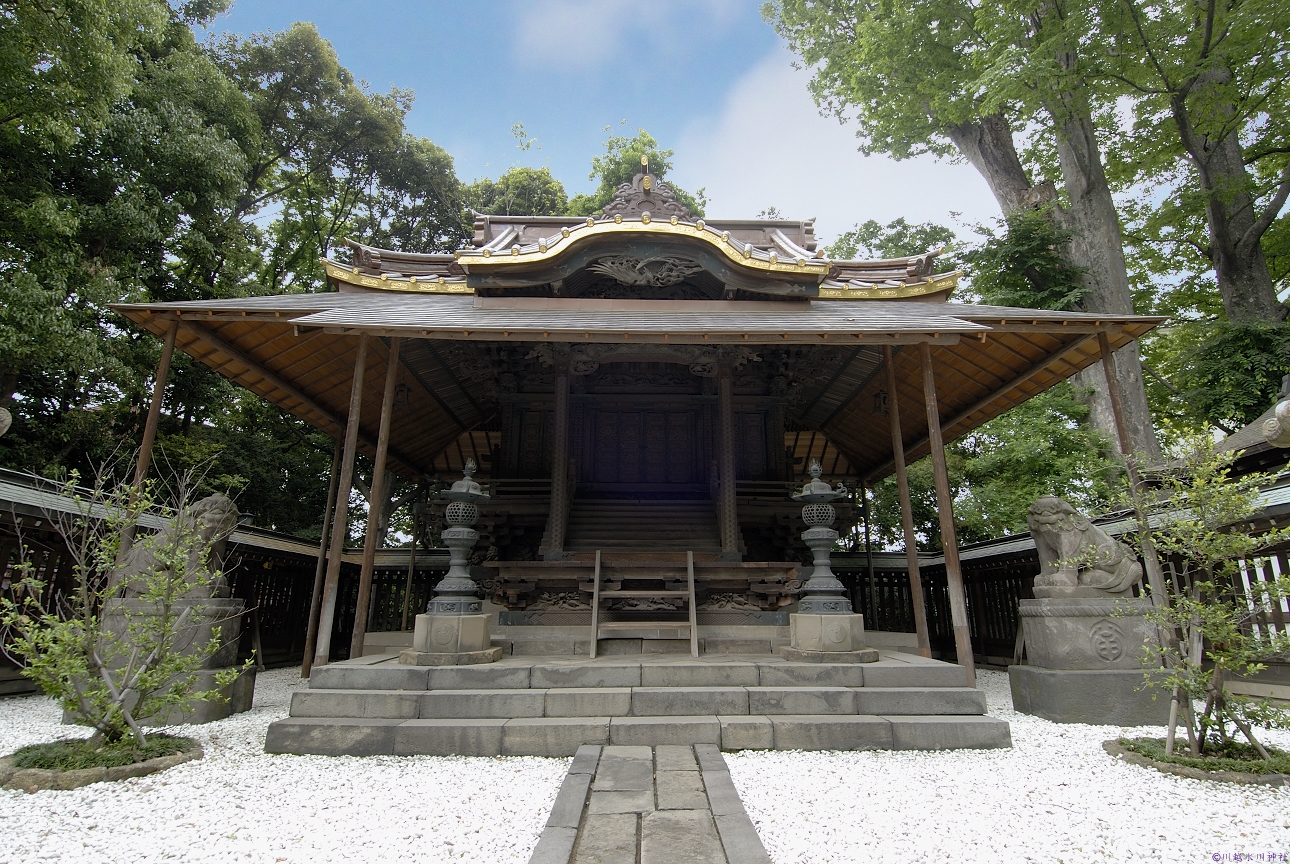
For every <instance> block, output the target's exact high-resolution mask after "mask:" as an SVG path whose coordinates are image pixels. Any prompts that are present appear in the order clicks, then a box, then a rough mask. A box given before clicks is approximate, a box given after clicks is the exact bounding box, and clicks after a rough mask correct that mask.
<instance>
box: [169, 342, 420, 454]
mask: <svg viewBox="0 0 1290 864" xmlns="http://www.w3.org/2000/svg"><path fill="white" fill-rule="evenodd" d="M183 325H184V327H185V328H187V329H188V330H189V331H190V332H192V334H193V335H194V336H196V337H197V338H198V339H200V340H201V341H203V342H205V343H207V344H208V345H210V346H211V347H212V348H214V349H215V350H216V351H218V352H219V353H221V354H223V355H225V356H226V357H232V358H233V359H234V360H236V361H237V362H239V363H241V364H242V365H243V366H245V367H246V368H247V369H249V370H250V371H252V372H254V373H255V374H256V375H259V376H260V377H261V378H262V379H264V381H265V382H267V383H268V384H269V385H271V386H272V387H275V388H276V389H278V390H281V391H282V392H283V393H286V394H287V395H288V396H290V397H291V398H292V399H294V400H296V401H297V402H299V403H300V404H301V405H302V406H304V407H305V408H307V409H308V410H310V411H312V412H314V413H315V414H317V415H319V416H320V417H322V418H323V420H325V421H326V422H328V423H330V424H331V425H332V426H333V427H334V428H335V429H336V430H337V431H339V430H342V429H347V427H348V421H346V420H342V419H341V418H340V417H338V416H336V415H335V414H333V413H332V412H331V411H330V410H328V409H327V408H324V407H323V406H322V405H320V404H319V403H318V402H316V401H315V400H314V399H313V397H311V396H308V395H306V394H305V393H304V391H302V390H300V389H299V388H298V387H296V386H295V385H294V384H291V383H290V382H288V381H287V380H286V379H285V378H283V377H281V376H280V375H278V374H277V373H276V372H274V371H272V370H271V369H269V368H268V367H266V366H264V365H263V364H262V363H260V362H259V361H258V360H256V359H255V358H254V357H252V356H251V355H250V354H247V353H246V352H245V351H242V350H241V349H240V348H236V347H234V346H233V345H231V344H230V343H228V342H226V341H225V340H224V339H222V338H220V337H219V336H218V335H216V334H215V332H214V331H212V330H211V329H210V328H208V327H204V326H203V325H201V324H198V323H196V322H194V321H187V320H185V321H184V322H183ZM366 338H367V337H366V336H364V337H360V344H363V345H366V342H363V341H361V340H362V339H366ZM351 392H352V391H351ZM360 407H361V406H360ZM358 438H359V440H361V441H362V442H363V443H364V444H366V445H367V446H368V447H371V448H372V449H376V442H375V441H373V440H372V439H371V438H370V437H368V436H367V435H364V434H363V433H362V432H361V431H359V433H358ZM390 454H391V455H392V456H393V457H394V459H393V461H395V462H397V463H398V464H399V465H400V466H402V467H403V469H404V470H406V471H409V472H411V473H412V474H413V475H415V476H420V475H421V474H422V470H421V468H420V467H418V466H417V464H416V462H415V461H413V460H412V459H409V458H408V457H407V456H404V455H403V454H402V453H400V452H399V451H397V450H395V449H394V448H392V447H391V448H390Z"/></svg>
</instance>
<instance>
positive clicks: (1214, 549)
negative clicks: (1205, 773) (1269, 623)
mask: <svg viewBox="0 0 1290 864" xmlns="http://www.w3.org/2000/svg"><path fill="white" fill-rule="evenodd" d="M1180 450H1181V453H1180V457H1181V458H1180V459H1179V460H1178V461H1177V462H1176V463H1175V465H1174V467H1172V468H1170V469H1168V470H1165V471H1162V472H1160V473H1159V474H1158V475H1157V476H1156V477H1155V478H1154V480H1155V488H1154V489H1153V490H1152V494H1151V496H1150V497H1149V498H1148V497H1147V496H1146V495H1145V494H1143V493H1142V492H1141V491H1138V492H1136V493H1134V492H1132V490H1130V493H1131V495H1130V498H1129V499H1128V500H1129V503H1130V504H1132V505H1133V507H1134V509H1135V511H1136V512H1137V513H1138V514H1139V516H1140V517H1145V518H1140V519H1139V522H1140V524H1149V525H1150V527H1149V531H1150V537H1151V542H1152V543H1153V544H1154V546H1155V548H1156V550H1157V551H1158V552H1159V553H1160V554H1162V555H1164V556H1173V560H1174V561H1176V562H1179V563H1177V565H1176V569H1177V572H1176V574H1175V575H1176V579H1175V580H1171V581H1170V584H1169V587H1168V589H1167V590H1168V591H1169V598H1168V605H1157V606H1152V607H1151V608H1150V609H1149V610H1148V611H1147V613H1146V617H1147V620H1149V621H1151V622H1152V623H1154V624H1156V625H1158V626H1159V627H1160V628H1161V629H1162V632H1163V633H1165V634H1166V638H1164V639H1163V640H1162V643H1161V644H1160V645H1154V646H1147V647H1146V648H1145V649H1144V656H1143V664H1144V666H1145V667H1146V669H1147V670H1148V671H1147V674H1146V676H1145V680H1146V686H1148V687H1152V688H1160V689H1165V688H1168V689H1169V690H1172V691H1173V692H1174V694H1175V698H1178V699H1179V701H1180V702H1181V703H1182V705H1183V706H1184V710H1183V712H1182V713H1183V719H1184V722H1185V723H1186V724H1187V727H1188V739H1189V741H1191V742H1192V747H1191V751H1192V755H1193V756H1200V755H1204V754H1205V753H1206V752H1207V751H1208V750H1209V749H1211V748H1212V747H1213V746H1215V742H1216V743H1217V745H1219V746H1226V745H1227V743H1228V742H1229V741H1230V739H1231V737H1232V736H1231V733H1232V731H1233V730H1231V729H1229V727H1235V729H1239V730H1240V731H1241V733H1242V734H1243V735H1244V736H1245V737H1246V739H1247V740H1248V741H1249V743H1250V745H1251V746H1253V747H1254V748H1256V749H1257V750H1259V752H1260V755H1262V756H1263V757H1264V758H1265V759H1267V758H1269V754H1268V753H1267V752H1266V750H1265V749H1264V748H1263V747H1262V745H1261V744H1260V743H1259V742H1258V740H1257V739H1256V738H1255V737H1254V733H1253V727H1254V726H1265V727H1277V726H1286V725H1290V712H1287V711H1286V710H1285V709H1283V708H1280V707H1277V706H1276V705H1275V704H1273V703H1271V702H1269V701H1268V700H1266V699H1252V698H1250V697H1247V696H1242V695H1238V694H1234V693H1232V692H1231V690H1229V689H1228V687H1227V684H1228V681H1229V676H1231V675H1241V676H1250V675H1255V674H1257V673H1259V672H1260V671H1262V670H1263V669H1264V668H1265V667H1264V665H1263V661H1264V660H1266V659H1268V658H1270V657H1275V656H1279V655H1287V654H1290V636H1288V635H1286V634H1285V633H1283V632H1282V633H1278V632H1275V631H1271V630H1269V629H1268V628H1266V627H1257V626H1253V625H1254V624H1255V622H1256V621H1257V619H1258V618H1260V617H1270V616H1271V611H1272V610H1273V609H1274V608H1277V607H1279V605H1280V604H1281V603H1282V602H1283V601H1284V599H1285V598H1287V597H1290V574H1284V573H1283V574H1280V575H1279V576H1277V577H1276V578H1275V579H1274V580H1272V581H1270V582H1261V583H1260V582H1258V581H1256V580H1251V584H1252V585H1255V586H1261V587H1259V588H1257V590H1255V591H1254V592H1252V593H1247V592H1243V591H1241V590H1239V589H1238V588H1237V583H1238V581H1239V579H1240V569H1241V567H1242V566H1254V567H1260V566H1262V565H1263V564H1264V563H1265V562H1262V561H1260V559H1259V555H1260V553H1263V552H1265V551H1266V550H1269V549H1272V548H1274V547H1276V546H1279V545H1281V544H1283V543H1286V542H1288V541H1290V529H1286V528H1275V529H1271V530H1269V531H1266V532H1264V533H1261V534H1251V533H1247V531H1245V530H1243V529H1244V527H1245V523H1247V522H1248V521H1249V520H1250V519H1251V518H1253V517H1254V516H1255V515H1256V514H1257V513H1259V512H1261V510H1262V509H1263V507H1262V504H1261V502H1260V500H1259V493H1260V489H1261V488H1262V487H1263V486H1265V485H1267V484H1269V483H1270V482H1271V481H1272V480H1273V479H1275V478H1274V475H1270V474H1260V473H1253V474H1247V475H1243V476H1241V477H1239V478H1232V477H1231V473H1230V472H1231V466H1232V463H1233V461H1235V459H1236V457H1237V455H1238V454H1236V453H1232V452H1230V451H1229V452H1222V453H1220V452H1215V450H1214V447H1213V439H1212V437H1210V436H1206V435H1198V436H1195V437H1192V438H1189V439H1187V440H1185V441H1184V442H1183V443H1182V445H1181V446H1180ZM1178 586H1183V587H1181V588H1180V587H1178ZM1162 666H1163V667H1164V672H1163V674H1162V673H1160V668H1161V667H1162ZM1193 700H1203V701H1204V709H1203V710H1202V712H1201V713H1200V715H1198V716H1193V712H1192V710H1191V704H1192V702H1193ZM1211 735H1213V736H1215V738H1214V741H1213V742H1211Z"/></svg>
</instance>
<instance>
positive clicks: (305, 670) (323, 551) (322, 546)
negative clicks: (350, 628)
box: [300, 438, 344, 678]
mask: <svg viewBox="0 0 1290 864" xmlns="http://www.w3.org/2000/svg"><path fill="white" fill-rule="evenodd" d="M343 447H344V442H342V441H341V439H339V438H337V439H336V446H335V447H333V448H332V453H331V473H330V474H329V475H328V477H329V478H330V480H329V481H328V483H327V506H326V507H325V508H324V509H323V523H322V537H321V538H319V540H318V564H317V566H316V567H314V591H313V593H312V594H310V595H309V625H308V627H307V628H306V629H305V652H304V656H303V657H302V658H301V661H300V677H301V678H308V677H309V672H310V671H311V670H312V669H313V665H314V648H315V647H316V646H317V644H318V613H319V612H321V611H322V594H323V579H324V578H325V577H326V575H327V541H328V539H329V538H330V536H331V514H332V510H334V509H335V507H336V484H337V483H338V482H339V481H340V457H341V453H342V448H343Z"/></svg>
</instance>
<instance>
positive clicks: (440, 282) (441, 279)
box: [439, 276, 444, 285]
mask: <svg viewBox="0 0 1290 864" xmlns="http://www.w3.org/2000/svg"><path fill="white" fill-rule="evenodd" d="M443 282H444V280H443V277H442V276H440V277H439V284H440V285H442V284H443Z"/></svg>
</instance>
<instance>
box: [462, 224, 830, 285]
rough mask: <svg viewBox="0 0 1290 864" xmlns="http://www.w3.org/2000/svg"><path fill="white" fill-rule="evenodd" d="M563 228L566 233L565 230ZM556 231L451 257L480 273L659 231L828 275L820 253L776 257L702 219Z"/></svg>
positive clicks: (737, 260)
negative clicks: (601, 240)
mask: <svg viewBox="0 0 1290 864" xmlns="http://www.w3.org/2000/svg"><path fill="white" fill-rule="evenodd" d="M565 231H567V232H568V233H567V234H566V233H565ZM565 231H560V232H558V233H556V234H554V235H552V236H551V237H546V238H543V239H542V240H540V241H538V242H537V243H527V244H525V245H523V246H521V245H518V244H516V245H513V246H511V247H510V248H509V249H499V248H493V247H490V246H484V247H482V248H479V249H463V250H461V251H460V252H458V253H457V256H458V257H457V261H458V263H460V264H461V266H462V267H463V268H464V269H465V270H466V272H468V273H469V272H471V271H472V269H473V270H475V271H476V272H484V271H490V270H500V269H505V268H507V267H516V266H520V265H528V264H539V263H542V262H546V261H550V260H552V259H555V258H558V257H559V256H561V255H563V254H564V253H566V252H568V251H569V250H571V249H573V248H574V246H576V245H578V244H579V243H581V242H582V241H584V240H589V239H591V238H594V237H604V236H613V235H616V234H662V235H671V236H675V237H687V238H692V239H696V240H700V241H703V242H705V243H707V244H708V245H709V246H711V247H713V248H714V249H716V250H717V251H718V252H720V253H722V254H723V255H725V256H726V258H728V259H729V260H730V261H731V263H733V264H736V265H738V266H740V267H743V268H746V269H750V270H760V271H762V272H763V273H773V274H775V275H777V276H813V277H815V278H816V279H817V280H820V279H823V278H824V277H825V276H827V275H828V273H829V270H830V268H831V267H832V262H831V261H828V260H827V259H823V258H803V257H797V258H792V259H788V260H780V257H779V255H778V253H776V252H774V251H769V252H768V251H766V250H762V249H758V248H756V247H754V246H752V245H751V244H747V243H744V242H742V241H740V240H737V239H734V238H732V237H731V236H730V233H729V232H727V231H717V230H716V229H715V228H712V227H711V226H709V225H707V224H706V223H705V222H704V221H703V220H702V219H698V220H695V221H694V222H686V221H681V220H678V219H675V218H673V219H668V220H661V221H660V220H655V219H652V218H649V217H648V215H647V214H642V216H641V218H639V219H637V218H629V219H624V218H622V217H621V216H619V217H615V218H613V219H599V220H593V219H591V218H588V220H587V221H586V222H583V223H581V224H579V225H575V226H572V227H570V228H567V229H565Z"/></svg>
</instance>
